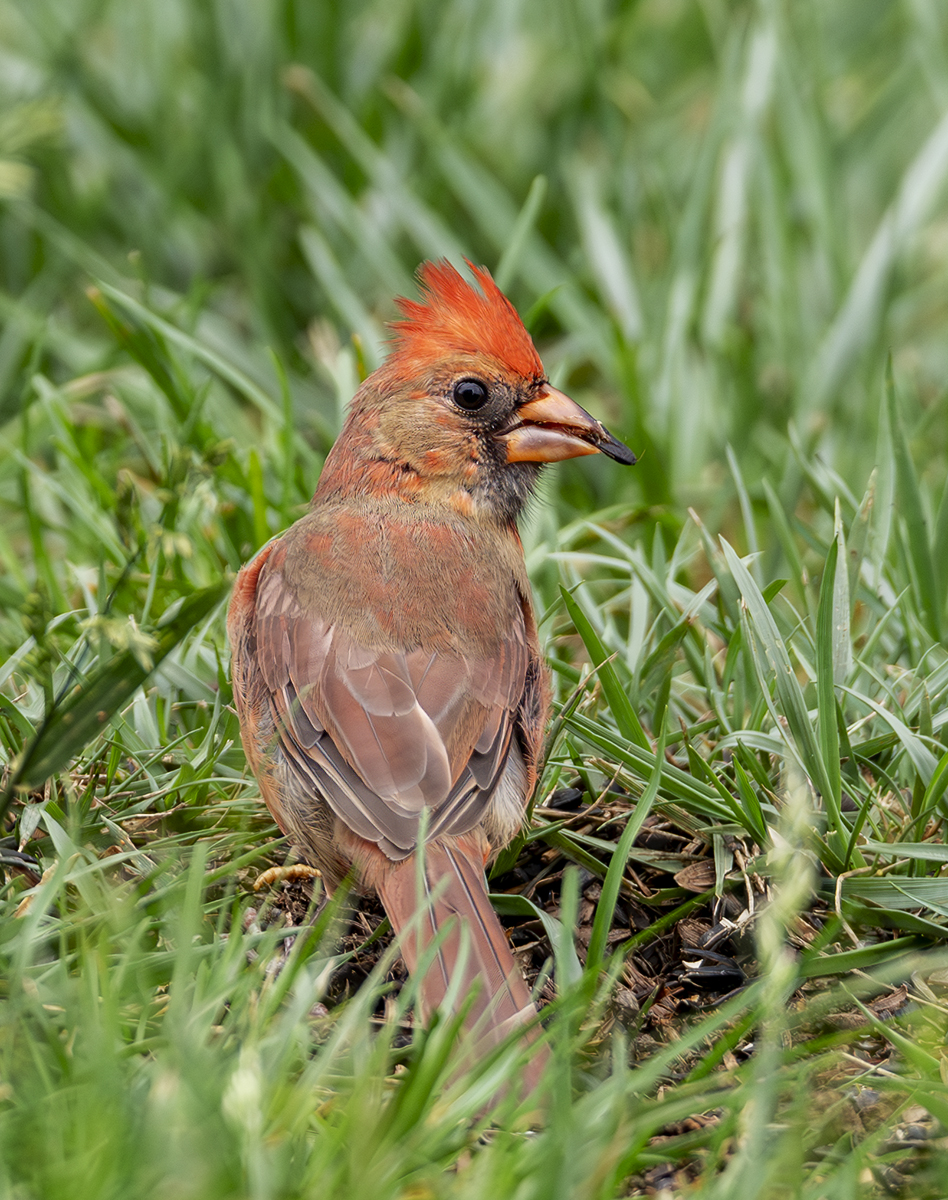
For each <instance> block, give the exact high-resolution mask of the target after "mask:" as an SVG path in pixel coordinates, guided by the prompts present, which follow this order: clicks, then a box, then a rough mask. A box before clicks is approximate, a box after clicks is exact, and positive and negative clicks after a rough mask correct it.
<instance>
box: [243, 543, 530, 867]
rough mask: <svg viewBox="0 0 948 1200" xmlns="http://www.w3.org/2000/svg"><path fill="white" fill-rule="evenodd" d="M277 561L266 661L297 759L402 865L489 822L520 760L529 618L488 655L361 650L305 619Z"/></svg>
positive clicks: (264, 626) (265, 625) (269, 577)
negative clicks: (514, 754) (510, 762)
mask: <svg viewBox="0 0 948 1200" xmlns="http://www.w3.org/2000/svg"><path fill="white" fill-rule="evenodd" d="M281 567H282V560H277V561H268V562H267V563H266V564H265V566H264V567H263V569H262V570H261V572H260V579H259V582H258V586H257V593H256V608H255V620H256V641H257V661H258V662H259V665H260V671H261V674H262V676H263V678H264V681H265V683H266V685H267V690H268V693H269V698H270V705H271V711H272V712H273V716H274V720H275V724H276V728H277V729H278V731H279V737H280V741H281V744H282V746H283V748H284V750H285V752H286V755H287V760H288V761H289V762H290V763H291V764H292V767H293V769H294V771H295V772H296V774H297V776H298V778H299V779H300V781H301V782H302V783H303V784H304V786H306V787H307V788H308V789H312V790H314V791H315V792H317V793H318V794H319V795H321V796H322V797H323V798H324V799H325V800H326V802H327V803H328V804H329V805H330V807H331V808H332V810H333V811H334V812H335V813H336V815H337V817H339V818H340V819H341V820H342V821H343V822H344V823H345V824H346V825H348V826H349V828H350V829H352V831H353V832H354V833H356V834H357V835H358V836H360V837H362V838H365V839H366V840H368V841H372V842H375V843H376V844H377V845H378V846H379V847H380V849H382V850H383V851H384V852H385V853H386V854H387V855H388V856H389V857H390V858H393V859H400V858H404V857H406V856H407V855H408V854H410V853H411V851H412V850H413V849H414V848H415V846H416V845H417V840H418V836H419V830H420V827H421V814H422V812H423V811H425V812H426V828H427V832H428V837H429V838H431V837H435V836H438V835H439V834H441V833H453V834H460V833H464V832H466V831H467V830H469V829H472V828H473V827H474V826H475V825H476V824H478V822H479V821H481V820H482V819H483V817H484V815H485V813H486V810H487V807H488V806H489V804H490V800H491V797H492V795H493V793H494V790H495V789H496V787H497V784H498V781H499V779H500V777H501V775H502V774H503V770H504V766H505V764H506V762H507V758H508V756H509V753H510V747H511V739H512V736H513V731H514V727H515V723H516V714H517V710H518V708H519V706H520V704H521V701H522V699H523V695H524V689H525V687H526V682H527V671H528V665H529V661H530V652H529V647H528V644H527V631H526V628H525V623H524V620H523V618H522V615H521V619H520V620H519V622H514V626H513V628H511V629H510V630H509V631H508V634H507V637H506V639H505V640H503V641H501V642H499V643H497V644H496V645H494V646H491V647H490V648H489V649H487V650H483V649H481V650H466V651H462V649H461V648H460V647H457V648H447V649H440V648H439V650H438V651H437V652H433V651H431V650H430V649H427V648H424V647H408V648H406V649H404V650H393V649H391V648H377V647H373V646H366V645H362V644H360V643H359V642H358V641H356V640H354V638H353V637H352V636H351V635H350V634H349V633H348V632H347V631H346V630H345V629H344V628H341V627H340V626H339V625H338V624H335V625H333V624H330V623H328V622H326V621H324V620H322V619H321V618H320V617H319V616H318V615H317V614H312V613H309V612H304V610H303V608H302V606H301V604H300V602H299V599H298V598H297V596H296V595H295V593H294V591H293V589H292V587H291V586H290V585H289V584H288V583H287V581H286V578H285V577H284V574H283V571H282V570H281Z"/></svg>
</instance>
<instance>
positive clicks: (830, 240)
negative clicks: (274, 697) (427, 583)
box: [0, 0, 948, 1200]
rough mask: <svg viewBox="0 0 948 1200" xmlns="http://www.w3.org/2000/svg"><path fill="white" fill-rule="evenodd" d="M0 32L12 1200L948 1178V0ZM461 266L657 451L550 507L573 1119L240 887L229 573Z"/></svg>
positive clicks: (522, 897) (272, 851)
mask: <svg viewBox="0 0 948 1200" xmlns="http://www.w3.org/2000/svg"><path fill="white" fill-rule="evenodd" d="M0 46H2V50H0V95H2V112H0V245H2V248H3V249H2V253H0V319H2V332H0V421H2V423H3V439H2V446H0V563H2V568H0V569H2V574H0V603H2V612H0V646H2V655H0V660H2V665H0V746H2V757H3V763H4V768H5V769H4V788H5V804H6V805H7V808H6V818H5V820H6V824H5V826H4V830H3V831H2V832H3V833H4V834H5V835H6V836H5V837H4V839H3V842H2V845H0V858H2V863H3V866H4V871H5V875H6V883H5V885H4V886H3V888H2V890H0V907H2V910H3V916H4V920H3V923H2V925H0V962H2V976H0V986H2V989H3V991H2V1002H0V1195H2V1196H4V1197H5V1196H10V1197H11V1198H13V1197H15V1198H16V1200H33V1198H34V1197H37V1198H38V1197H43V1198H44V1200H47V1198H49V1200H55V1197H57V1196H60V1195H63V1196H65V1195H67V1194H68V1195H69V1196H70V1198H73V1197H82V1196H83V1195H88V1196H90V1197H91V1196H95V1197H96V1198H97V1200H98V1198H100V1197H113V1196H114V1197H124V1196H128V1197H136V1198H140V1197H156V1198H157V1197H163V1196H166V1195H170V1194H174V1195H176V1196H180V1197H187V1196H194V1197H196V1198H197V1197H200V1198H201V1200H213V1198H214V1197H222V1198H223V1197H237V1196H240V1197H243V1196H246V1197H252V1198H254V1200H257V1198H263V1197H274V1198H276V1197H294V1196H309V1195H315V1194H319V1195H321V1196H327V1197H335V1196H338V1197H348V1196H350V1195H371V1196H373V1197H380V1198H384V1197H389V1196H391V1197H405V1198H407V1197H413V1198H416V1200H419V1198H421V1197H428V1196H431V1197H438V1198H440V1197H447V1196H451V1197H463V1196H472V1197H473V1196H478V1197H479V1196H483V1195H498V1196H514V1195H516V1196H517V1197H518V1200H521V1198H523V1200H526V1198H528V1197H531V1196H536V1197H538V1198H540V1197H543V1198H544V1200H545V1198H546V1197H553V1196H563V1197H567V1196H568V1197H590V1198H593V1197H595V1198H606V1197H613V1196H624V1195H641V1194H646V1193H647V1192H649V1191H651V1192H655V1191H659V1190H662V1189H664V1190H665V1191H666V1192H670V1193H672V1194H674V1195H685V1194H687V1195H689V1196H700V1197H717V1196H721V1197H725V1196H733V1195H741V1196H742V1197H745V1196H746V1197H762V1198H763V1197H767V1198H770V1197H773V1198H781V1200H782V1198H783V1197H785V1196H801V1197H812V1198H813V1200H817V1198H820V1197H834V1198H835V1197H840V1198H843V1197H856V1196H864V1195H865V1196H872V1195H876V1194H879V1195H881V1194H887V1193H889V1194H891V1193H892V1192H897V1193H900V1194H905V1195H913V1196H916V1195H917V1196H939V1195H941V1194H942V1191H943V1185H942V1183H941V1179H940V1175H941V1174H943V1169H941V1170H940V1167H941V1164H942V1163H943V1161H944V1159H943V1156H944V1148H943V1144H942V1142H941V1140H940V1138H941V1137H942V1136H943V1134H944V1127H945V1126H948V1089H946V1085H945V1083H944V1049H943V1047H944V1042H945V1013H946V1011H948V997H946V992H945V987H946V984H945V980H946V979H948V975H946V974H945V972H946V968H948V961H946V957H948V956H946V954H945V950H944V940H945V925H946V918H948V876H946V875H945V866H946V862H948V852H946V850H945V847H944V842H945V840H946V839H945V824H946V820H948V751H946V741H945V738H946V725H948V652H946V649H945V638H946V628H948V607H946V593H948V567H946V563H948V470H946V461H948V456H946V441H948V419H946V418H948V401H946V391H945V386H944V377H945V369H944V368H945V354H944V343H945V328H946V321H948V311H946V301H945V296H946V295H948V289H946V283H948V278H946V277H948V252H946V248H948V240H946V231H948V213H946V210H945V204H944V197H945V187H946V174H948V124H946V121H948V118H946V117H945V115H944V114H945V109H946V102H948V24H946V21H945V17H944V15H943V14H942V12H941V10H940V9H939V7H938V6H937V5H935V4H931V3H927V2H926V0H915V2H913V3H906V4H905V5H901V6H899V5H891V4H882V3H878V4H877V3H874V2H869V3H867V0H830V2H829V3H825V2H824V3H819V4H817V3H812V2H811V0H804V2H803V3H797V4H782V3H778V2H774V3H767V4H758V5H751V4H738V3H734V4H725V3H717V2H712V0H707V2H705V3H690V2H687V0H677V2H674V3H671V2H659V0H642V2H641V3H638V4H635V5H618V6H607V5H604V4H600V3H597V2H596V0H562V2H559V3H557V4H555V5H550V6H549V7H548V8H543V9H541V7H540V6H537V5H530V4H525V5H523V6H510V5H509V4H506V3H503V2H500V0H498V2H496V3H494V2H488V3H484V4H481V5H478V6H465V5H463V4H460V3H452V4H441V3H435V2H434V0H416V2H415V3H411V4H408V3H406V4H395V5H393V4H391V3H386V4H381V3H365V4H362V5H359V6H354V5H335V4H321V5H302V4H294V3H290V2H289V0H285V2H284V0H274V2H273V3H272V4H270V5H261V4H251V3H247V2H246V0H232V2H231V3H229V4H228V5H219V6H216V7H212V6H206V5H199V4H195V3H191V2H190V0H161V3H157V2H152V0H139V2H138V3H136V4H135V5H131V6H129V5H122V4H118V3H115V2H113V0H98V2H97V3H94V4H93V3H84V2H83V3H78V4H74V5H69V6H63V5H62V4H58V3H53V2H51V0H32V2H31V3H30V4H29V5H24V4H18V3H15V2H14V0H0ZM442 254H448V255H451V256H452V257H454V258H455V260H456V261H457V260H458V259H459V256H460V255H461V254H467V255H468V256H469V257H471V258H473V259H474V260H475V261H479V262H485V263H487V264H488V265H489V266H490V267H491V268H492V269H493V270H495V272H496V274H497V276H498V278H500V279H501V280H502V282H503V284H504V286H505V287H506V288H507V290H508V291H509V293H510V295H511V296H512V298H513V299H514V301H515V302H516V303H517V305H518V307H519V308H520V310H521V312H523V313H524V314H525V315H526V317H527V320H528V323H529V325H530V327H531V329H532V331H533V332H534V335H535V337H536V339H537V341H538V344H539V345H540V347H541V350H542V352H543V355H544V361H545V362H546V364H547V366H548V368H549V369H550V372H551V375H552V377H553V380H554V382H555V383H556V384H557V385H558V386H562V387H563V388H564V389H565V390H567V391H568V392H569V393H570V394H571V395H573V396H575V397H576V398H577V399H578V400H579V401H580V402H581V403H583V404H584V405H586V406H587V407H589V408H590V409H591V410H592V411H594V412H595V413H596V414H597V415H600V416H602V417H603V419H605V420H607V421H608V422H609V424H610V426H611V427H612V428H614V430H615V432H616V433H617V434H618V435H619V436H622V437H623V438H624V440H626V441H628V442H629V443H630V444H631V445H632V446H633V447H634V449H635V450H636V451H637V452H641V461H640V464H639V466H638V467H636V468H635V469H634V470H631V471H625V472H623V471H620V470H619V469H618V468H614V467H613V465H612V464H608V463H601V462H599V461H596V462H593V463H590V462H589V460H584V461H582V462H577V463H567V464H562V465H560V466H558V467H557V468H556V469H555V471H553V472H551V473H550V480H549V482H548V483H547V484H546V486H545V488H544V496H543V500H542V503H540V504H538V505H537V506H536V508H535V511H534V512H533V513H532V515H531V518H530V520H529V522H528V524H527V526H526V528H525V530H524V541H525V545H526V549H527V555H528V562H529V566H530V570H531V576H532V578H533V581H534V586H535V591H536V597H537V606H538V612H539V613H541V614H543V620H542V624H541V634H542V636H543V637H544V639H545V644H546V648H547V652H548V655H549V659H550V662H551V665H552V668H553V679H554V687H555V693H556V700H557V710H556V714H555V718H554V722H553V726H552V728H551V731H550V739H549V757H548V761H547V766H546V770H545V773H544V777H543V781H542V784H541V787H540V789H539V791H538V794H537V803H536V807H535V809H534V812H533V818H532V824H531V827H530V829H529V831H528V832H527V833H526V834H525V836H524V837H523V838H522V839H520V840H518V842H517V843H515V845H514V847H513V848H512V850H511V851H510V852H509V853H508V854H507V855H505V857H504V858H503V859H502V860H501V862H500V863H499V864H498V868H497V871H496V872H495V879H494V886H495V887H496V889H497V891H498V893H500V896H499V898H498V905H499V907H501V911H503V912H504V913H506V914H508V915H509V919H510V921H511V923H512V924H513V925H514V926H515V937H516V938H517V939H518V940H519V942H520V943H521V955H522V957H523V958H524V961H525V962H527V964H528V965H529V966H531V967H532V970H533V972H534V973H536V972H537V971H538V970H539V971H540V972H541V980H540V986H541V988H542V987H544V986H547V992H545V993H544V994H552V989H550V988H549V986H548V985H544V984H543V977H542V971H543V967H544V961H545V960H546V959H547V958H548V957H549V960H550V961H549V963H548V964H547V971H552V974H553V979H554V981H555V985H556V993H557V999H556V1002H555V1004H554V1005H553V1006H552V1008H551V1010H550V1014H549V1015H548V1019H547V1032H546V1034H545V1036H546V1037H547V1039H548V1040H549V1041H550V1043H551V1045H552V1046H553V1049H554V1063H553V1067H552V1071H551V1095H552V1096H553V1097H554V1098H553V1100H552V1101H551V1103H550V1107H549V1112H548V1116H547V1119H546V1121H545V1123H544V1124H543V1126H542V1127H541V1128H539V1129H537V1130H536V1131H534V1132H532V1133H531V1132H528V1131H527V1129H526V1124H525V1118H524V1115H523V1114H517V1113H516V1112H515V1111H514V1109H513V1102H512V1101H502V1102H501V1103H500V1105H499V1107H495V1108H490V1107H489V1106H488V1101H489V1098H490V1097H491V1096H492V1095H494V1093H495V1091H496V1083H497V1080H498V1079H499V1078H502V1077H504V1076H505V1075H506V1074H508V1073H509V1072H510V1071H511V1070H515V1069H516V1059H517V1055H518V1053H519V1052H520V1051H519V1050H518V1047H516V1046H511V1047H508V1048H507V1049H506V1050H505V1051H503V1052H502V1053H501V1054H500V1055H499V1056H498V1057H497V1058H496V1059H495V1060H491V1061H488V1062H484V1063H481V1064H479V1065H478V1067H477V1068H476V1069H475V1070H474V1071H473V1072H472V1073H470V1074H468V1075H465V1076H464V1077H462V1078H460V1079H457V1078H455V1077H454V1075H453V1072H452V1066H451V1061H452V1060H451V1050H450V1032H451V1031H450V1028H448V1027H445V1026H436V1027H435V1028H434V1029H433V1030H432V1031H430V1032H429V1033H423V1032H421V1031H418V1030H413V1031H412V1032H411V1033H410V1034H409V1035H406V1033H405V1029H406V1028H407V1026H406V1021H405V1014H406V1013H407V1010H408V1007H409V1005H410V1001H411V988H410V985H409V986H403V987H399V982H400V980H399V975H398V971H397V969H396V967H395V964H394V953H395V952H394V950H392V949H391V948H389V949H383V950H382V953H381V956H379V955H378V945H379V944H378V943H377V944H374V945H373V946H372V947H366V946H364V945H363V943H364V942H365V941H366V936H367V934H368V932H369V930H370V928H371V927H372V923H373V922H372V921H368V922H367V924H366V926H365V929H364V931H363V932H362V933H359V932H358V928H357V929H356V932H355V933H352V932H350V931H349V926H348V924H347V922H346V921H345V920H344V914H343V912H341V911H339V910H338V909H337V908H332V907H330V908H328V909H325V908H324V909H322V910H321V911H320V914H319V915H318V917H316V918H315V921H314V919H313V913H314V912H315V908H316V901H317V900H318V893H317V895H316V896H314V897H312V898H310V897H308V895H307V894H306V893H305V892H304V891H301V890H300V889H299V887H296V890H295V891H294V890H293V888H291V887H290V885H287V886H286V887H283V886H282V885H279V884H277V885H274V887H273V888H272V889H271V890H270V891H269V892H267V891H264V892H255V891H254V888H253V884H254V881H255V880H257V878H258V876H259V874H260V872H261V871H262V870H263V869H265V868H267V867H269V866H272V865H275V864H278V863H280V862H282V860H283V857H284V855H285V853H286V849H287V848H286V846H285V845H284V844H283V843H282V842H281V841H280V840H279V838H278V836H277V835H278V831H277V830H276V828H275V827H274V826H273V825H272V824H271V823H270V822H269V820H268V818H267V817H266V814H265V811H264V810H263V809H262V806H261V805H260V803H259V800H258V799H257V797H256V789H255V786H254V785H253V783H252V781H250V780H249V779H248V777H247V774H246V771H245V764H244V761H243V755H242V752H241V750H240V745H239V738H238V731H237V727H236V721H235V717H234V715H233V712H232V710H231V708H230V699H231V697H230V686H229V681H228V653H227V648H226V644H225V638H224V630H223V619H222V614H223V606H224V604H225V597H226V589H227V586H228V581H229V580H230V579H231V577H232V574H233V572H234V571H235V570H236V569H237V567H238V566H239V565H240V564H241V563H242V562H243V561H245V560H246V559H247V558H248V557H249V556H250V555H251V554H252V553H253V551H254V550H255V549H256V548H257V547H258V546H259V545H261V544H262V543H263V542H264V541H265V540H266V539H267V538H268V537H269V536H271V535H272V534H273V533H274V532H276V531H278V530H279V529H281V528H284V527H285V526H286V525H287V524H288V523H289V522H290V521H292V520H293V519H295V517H296V516H298V515H299V514H300V513H301V512H302V511H303V510H304V506H305V504H306V502H307V499H308V497H309V496H310V495H311V493H312V490H313V487H314V484H315V480H316V478H317V476H318V472H319V467H320V464H321V461H322V458H323V456H324V454H325V452H326V450H327V448H328V446H329V445H330V444H331V441H332V438H333V436H334V433H335V431H336V430H337V429H338V425H339V421H340V416H341V413H342V410H343V408H344V405H345V403H346V401H347V400H348V398H349V397H350V396H351V394H352V392H353V391H354V389H355V387H356V386H357V384H358V380H359V378H360V377H361V376H363V375H364V374H365V373H366V372H367V371H369V370H371V369H372V368H373V367H374V366H375V365H376V363H377V362H378V361H379V359H380V356H381V355H382V354H383V353H384V321H385V320H386V319H387V318H389V317H390V316H391V315H393V309H392V304H391V299H392V296H393V295H395V294H397V293H399V292H403V293H405V292H409V293H410V291H411V289H412V282H411V272H412V270H413V268H414V267H415V265H417V263H418V261H419V260H421V259H422V258H425V257H434V256H438V255H442ZM538 870H542V871H543V872H544V873H545V874H544V880H545V882H543V884H542V886H538V887H536V888H534V889H533V890H532V891H530V889H529V888H527V889H526V891H527V892H529V894H518V895H514V894H513V892H514V890H515V889H518V888H519V892H520V893H523V892H524V882H523V881H524V880H527V879H532V878H534V877H535V876H536V872H537V871H538ZM518 871H519V875H518ZM518 880H519V883H518ZM308 910H311V911H309V915H307V913H308ZM373 920H374V918H373ZM725 922H728V923H729V924H725ZM702 938H704V944H703V945H702V941H701V939H702ZM709 938H710V939H711V941H709V940H708V939H709ZM715 939H716V940H715ZM528 941H529V943H530V944H529V945H526V943H527V942H528ZM380 944H382V945H384V939H383V941H382V943H380ZM712 945H713V946H714V947H716V948H717V949H716V950H714V951H713V953H717V954H718V958H719V959H720V960H721V961H718V960H716V959H714V958H713V957H712V956H711V955H712V950H711V949H710V948H709V947H711V946H712ZM735 971H736V972H738V974H737V975H735V974H734V972H735ZM715 972H718V974H717V975H715ZM739 979H740V980H742V981H744V982H743V984H742V986H737V982H738V980H739ZM340 981H343V982H340ZM356 983H361V986H358V987H356V986H355V984H356ZM485 1106H488V1107H485ZM920 1130H921V1131H922V1134H931V1135H933V1136H932V1137H929V1138H926V1137H923V1136H921V1134H919V1131H920Z"/></svg>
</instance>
